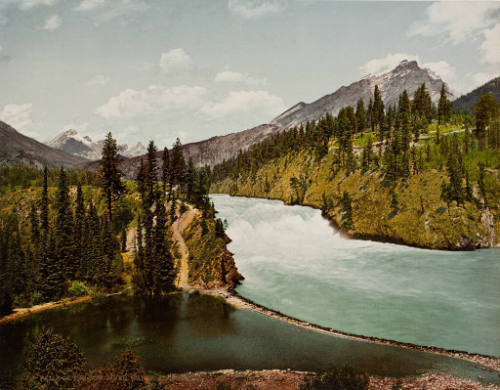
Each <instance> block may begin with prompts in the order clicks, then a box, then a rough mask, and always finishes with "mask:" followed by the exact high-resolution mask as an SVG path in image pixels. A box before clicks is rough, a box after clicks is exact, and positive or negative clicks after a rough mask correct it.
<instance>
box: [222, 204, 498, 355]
mask: <svg viewBox="0 0 500 390" xmlns="http://www.w3.org/2000/svg"><path fill="white" fill-rule="evenodd" d="M212 199H213V201H214V203H215V207H216V209H217V211H218V212H219V215H218V216H219V217H220V218H222V219H226V220H227V221H228V223H229V227H228V230H227V234H228V236H229V237H230V238H231V239H232V240H233V241H232V243H231V244H230V245H229V249H230V250H231V251H232V252H233V253H234V258H235V260H236V265H237V267H238V269H239V271H240V273H242V274H243V275H244V276H245V281H244V282H243V284H242V285H241V286H239V287H238V289H237V290H238V292H239V293H240V294H241V295H242V296H244V297H247V298H249V299H252V300H254V301H255V302H257V303H259V304H262V305H264V306H267V307H270V308H272V309H275V310H279V311H281V312H283V313H285V314H287V315H291V316H294V317H297V318H300V319H302V320H305V321H310V322H313V323H316V324H320V325H323V326H329V327H332V328H334V329H338V330H342V331H346V332H351V333H356V334H363V335H367V336H377V337H383V338H388V339H393V340H398V341H404V342H411V343H416V344H421V345H433V346H439V347H444V348H448V349H460V350H466V351H469V352H478V353H484V354H490V355H496V356H500V328H499V325H498V324H500V251H499V250H495V249H492V250H480V251H474V252H445V251H432V250H424V249H416V248H411V247H406V246H402V245H395V244H385V243H378V242H373V241H362V240H351V239H346V238H342V237H341V236H340V235H339V234H337V233H336V232H335V231H334V230H333V229H332V227H331V226H330V225H329V223H328V221H326V220H325V219H324V218H323V217H322V216H321V213H320V211H319V210H314V209H311V208H308V207H301V206H285V205H284V204H283V203H282V202H280V201H270V200H264V199H250V198H236V197H230V196H227V195H214V196H212Z"/></svg>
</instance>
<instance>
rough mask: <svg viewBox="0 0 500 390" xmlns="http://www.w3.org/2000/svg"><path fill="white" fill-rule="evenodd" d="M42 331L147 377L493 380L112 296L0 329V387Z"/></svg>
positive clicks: (449, 364) (270, 326)
mask: <svg viewBox="0 0 500 390" xmlns="http://www.w3.org/2000/svg"><path fill="white" fill-rule="evenodd" d="M42 327H50V328H53V329H54V331H55V332H56V333H59V334H62V335H64V336H67V337H69V338H70V340H71V341H73V342H74V343H76V344H77V345H78V346H79V347H80V349H81V350H82V352H83V353H84V355H85V356H86V358H87V360H88V363H89V366H90V367H96V366H98V365H100V364H104V363H108V362H109V361H110V360H111V359H112V358H113V357H115V356H117V355H118V354H120V353H121V352H122V351H123V350H124V349H125V348H132V349H133V350H134V351H135V352H136V353H137V354H138V355H139V357H140V360H141V362H142V364H143V365H144V367H145V369H146V371H147V372H156V373H162V374H168V373H171V372H187V371H201V370H203V371H204V370H217V369H227V368H233V369H264V368H266V369H269V368H281V369H286V368H291V369H297V370H319V369H326V368H329V367H331V366H333V365H335V366H344V365H345V364H351V365H353V366H355V367H356V368H358V369H359V370H362V371H365V372H368V373H370V374H378V375H389V376H400V375H401V376H403V375H404V376H405V375H412V374H418V373H422V372H425V371H429V370H443V371H445V372H448V373H450V374H453V375H459V376H465V377H469V378H471V379H477V376H481V377H483V378H485V380H486V381H491V382H496V383H497V382H498V376H497V373H496V372H489V371H485V370H482V369H481V367H480V366H476V365H475V364H474V363H471V362H467V361H463V360H460V359H454V358H450V357H446V356H441V355H437V354H432V353H428V352H420V351H414V350H410V349H403V348H399V347H395V346H389V345H381V344H373V343H369V342H365V341H358V340H352V339H348V338H344V337H337V336H334V335H329V334H323V333H318V332H314V331H310V330H307V329H303V328H300V327H297V326H294V325H291V324H288V323H286V322H283V321H280V320H278V319H274V318H269V317H267V316H265V315H263V314H259V313H255V312H252V311H248V310H239V309H235V308H234V307H232V306H230V305H228V304H227V303H225V302H224V301H222V300H221V299H217V298H214V297H211V296H206V295H198V294H186V293H178V294H171V295H168V296H166V297H161V298H156V299H153V298H150V299H147V298H138V297H137V298H134V297H121V296H115V297H111V298H107V299H103V300H102V301H99V302H94V303H82V304H76V305H73V306H68V307H65V308H60V309H54V310H49V311H45V312H42V313H38V314H34V315H32V316H30V317H27V318H25V319H23V320H20V321H16V322H12V323H7V324H2V325H0V351H1V353H0V388H2V389H6V388H10V386H9V385H12V384H13V382H14V378H15V377H17V376H18V375H19V373H20V371H21V369H22V362H23V352H24V351H25V350H26V348H27V346H28V345H29V340H30V339H31V338H32V337H33V336H34V335H36V334H37V333H38V332H39V331H40V329H41V328H42Z"/></svg>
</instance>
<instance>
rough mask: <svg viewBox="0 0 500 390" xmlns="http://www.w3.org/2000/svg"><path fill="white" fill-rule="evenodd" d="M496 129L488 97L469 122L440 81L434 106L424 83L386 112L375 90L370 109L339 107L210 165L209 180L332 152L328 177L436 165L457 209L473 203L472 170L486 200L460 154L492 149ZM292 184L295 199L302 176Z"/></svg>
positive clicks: (497, 142)
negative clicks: (451, 127)
mask: <svg viewBox="0 0 500 390" xmlns="http://www.w3.org/2000/svg"><path fill="white" fill-rule="evenodd" d="M450 122H452V123H460V124H463V128H462V129H461V130H458V132H456V133H451V134H448V135H442V134H441V130H440V128H443V129H444V128H445V126H447V124H449V123H450ZM499 123H500V122H499V117H498V102H496V101H495V100H494V98H493V97H492V96H491V95H490V94H486V95H484V96H481V97H480V99H479V101H478V103H477V105H476V107H475V115H474V116H472V115H464V114H462V113H455V112H453V110H452V106H451V103H450V101H449V99H448V97H447V91H446V86H445V84H444V83H443V85H442V88H441V92H440V98H439V100H438V103H437V106H436V105H434V104H433V103H432V100H431V96H430V94H429V92H428V90H427V88H426V86H425V84H422V85H421V86H420V87H419V88H418V89H417V90H416V92H415V93H414V95H413V99H410V96H409V95H408V92H407V91H406V90H404V91H403V92H402V93H401V95H400V96H399V99H398V103H397V104H396V105H391V106H389V107H385V106H384V102H383V100H382V97H381V93H380V90H379V88H378V87H377V86H375V88H374V92H373V97H372V98H371V99H370V101H369V104H368V108H366V109H365V104H364V102H363V100H361V99H360V100H359V101H358V102H357V105H356V108H354V107H352V106H347V107H343V108H342V109H341V110H340V111H339V112H338V114H337V116H333V115H332V114H330V113H327V114H326V115H325V116H324V117H322V118H321V119H319V120H318V121H315V122H307V123H305V124H301V125H300V126H297V127H294V128H291V129H287V130H284V131H282V132H280V133H278V134H275V135H273V136H271V137H269V138H268V139H266V140H264V141H262V142H260V143H258V144H256V145H253V146H252V147H250V148H249V149H248V150H246V151H240V152H239V153H238V155H237V156H236V157H235V158H233V159H231V160H227V161H223V162H222V163H220V164H218V165H217V166H215V167H214V168H213V171H212V180H213V181H214V182H217V181H221V180H223V179H225V178H228V177H230V178H232V179H234V180H237V179H238V178H239V177H245V176H246V177H255V175H256V173H257V170H258V169H259V168H260V167H262V166H263V165H264V164H266V163H268V162H269V161H271V160H273V159H276V158H279V157H282V156H285V155H289V154H290V155H293V154H297V153H302V152H308V153H310V155H311V156H312V157H313V158H315V159H316V160H321V159H322V158H323V157H324V156H326V155H327V154H329V153H330V154H332V162H331V172H332V175H333V176H334V175H336V174H337V173H338V172H339V171H341V170H342V171H344V172H345V173H346V174H347V175H349V174H351V173H352V172H354V171H355V170H357V169H361V171H362V172H366V171H368V170H378V171H380V172H381V173H382V174H383V175H384V179H385V181H386V182H388V183H395V182H396V181H397V180H399V179H404V178H406V177H409V176H410V175H418V174H419V173H421V172H422V171H423V170H424V169H426V168H427V167H431V166H435V164H437V165H438V166H437V167H439V168H441V167H444V166H445V167H446V170H447V172H448V176H449V178H450V181H449V182H446V183H444V184H443V199H445V200H446V201H447V202H451V201H456V202H457V204H462V203H463V200H464V199H469V200H470V199H472V191H471V185H472V184H471V176H473V175H472V172H471V170H474V176H475V177H477V178H478V179H477V181H478V183H477V184H478V186H479V188H480V192H481V193H482V194H483V196H482V197H483V199H484V201H486V198H485V194H486V192H487V191H486V189H485V186H484V180H483V181H481V180H480V179H479V177H481V175H482V177H483V178H484V175H485V169H484V168H485V165H484V164H483V165H482V164H478V166H477V167H474V166H467V164H466V163H465V156H466V155H471V154H473V153H475V152H482V151H487V150H498V148H499V147H500V125H499ZM430 124H432V125H433V126H435V128H436V131H435V132H434V134H433V135H432V136H431V135H429V134H428V128H429V125H430ZM356 136H358V137H359V136H363V137H365V139H366V142H365V144H364V146H363V147H362V151H361V153H356V151H355V145H354V139H355V137H356ZM357 149H359V148H357ZM293 179H294V180H291V182H290V186H291V188H292V189H293V190H294V191H295V192H297V197H298V198H300V196H299V195H300V192H301V191H302V192H305V191H303V187H304V186H305V187H307V179H308V178H303V180H302V179H301V178H300V177H299V178H293ZM302 198H303V196H302Z"/></svg>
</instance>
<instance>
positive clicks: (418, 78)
mask: <svg viewBox="0 0 500 390" xmlns="http://www.w3.org/2000/svg"><path fill="white" fill-rule="evenodd" d="M423 83H425V85H426V87H427V90H428V91H429V93H430V95H431V98H432V100H433V101H434V102H436V101H437V100H438V98H439V94H440V91H441V86H442V84H443V80H442V79H441V78H440V77H439V76H438V75H436V74H434V73H433V72H432V71H430V70H429V69H423V68H420V67H419V66H418V64H417V62H416V61H406V60H405V61H402V62H401V63H400V64H399V65H398V66H397V67H396V68H394V69H393V70H392V71H390V72H388V73H384V74H382V75H379V76H375V75H370V76H368V77H366V78H364V79H362V80H359V81H356V82H354V83H352V84H350V85H349V86H347V87H345V86H343V87H341V88H339V89H338V90H337V91H335V92H334V93H332V94H329V95H325V96H323V97H322V98H320V99H318V100H316V101H314V102H312V103H310V104H306V103H303V102H300V103H298V104H296V105H295V106H293V107H291V108H290V109H288V110H287V111H285V112H284V113H282V114H281V115H279V116H278V117H276V118H274V119H273V120H272V121H271V124H275V125H280V126H283V127H293V126H297V125H299V124H301V123H304V122H307V121H315V120H318V119H320V118H321V117H322V116H324V115H325V114H326V113H327V112H329V113H331V114H333V115H336V114H337V113H338V112H339V110H340V109H341V108H342V107H345V106H348V105H350V106H353V107H355V106H356V103H357V101H358V99H363V101H364V103H365V105H368V102H369V100H370V98H371V97H373V90H374V89H375V86H376V85H378V87H379V90H380V92H381V95H382V100H383V101H384V104H385V105H386V106H390V105H393V104H396V103H397V101H398V98H399V95H400V94H401V93H402V92H403V90H405V89H406V90H407V91H408V94H409V95H410V97H412V96H413V94H414V93H415V91H416V90H417V89H418V87H420V86H421V85H422V84H423ZM449 97H450V98H452V97H453V96H452V95H451V94H449Z"/></svg>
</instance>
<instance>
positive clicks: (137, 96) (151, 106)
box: [96, 85, 207, 119]
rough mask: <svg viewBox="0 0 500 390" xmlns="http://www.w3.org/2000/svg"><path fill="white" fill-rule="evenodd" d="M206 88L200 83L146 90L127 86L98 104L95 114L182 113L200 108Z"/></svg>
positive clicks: (104, 115) (105, 116)
mask: <svg viewBox="0 0 500 390" xmlns="http://www.w3.org/2000/svg"><path fill="white" fill-rule="evenodd" d="M206 93H207V90H206V89H205V88H203V87H198V86H187V85H181V86H177V87H162V86H158V85H152V86H150V87H148V88H146V89H142V90H135V89H127V90H125V91H123V92H122V93H120V94H119V95H118V96H113V97H112V98H110V99H109V101H108V102H107V103H106V104H104V105H102V106H100V107H98V108H97V109H96V113H97V114H98V115H100V116H102V117H104V118H106V119H112V118H134V117H141V116H146V115H150V114H155V113H172V112H177V113H182V112H190V111H192V110H194V109H196V108H199V107H201V106H202V105H203V103H204V96H205V95H206Z"/></svg>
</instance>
